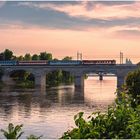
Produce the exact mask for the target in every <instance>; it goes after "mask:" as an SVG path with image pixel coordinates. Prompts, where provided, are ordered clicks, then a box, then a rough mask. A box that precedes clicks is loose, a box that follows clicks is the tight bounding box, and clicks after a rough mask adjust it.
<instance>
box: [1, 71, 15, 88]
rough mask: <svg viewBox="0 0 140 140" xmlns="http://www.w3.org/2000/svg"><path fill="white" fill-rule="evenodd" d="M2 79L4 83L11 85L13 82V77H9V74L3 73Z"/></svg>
mask: <svg viewBox="0 0 140 140" xmlns="http://www.w3.org/2000/svg"><path fill="white" fill-rule="evenodd" d="M2 81H3V82H4V83H5V84H6V85H13V84H14V81H13V79H12V78H11V77H10V75H9V74H7V73H5V74H4V75H3V76H2Z"/></svg>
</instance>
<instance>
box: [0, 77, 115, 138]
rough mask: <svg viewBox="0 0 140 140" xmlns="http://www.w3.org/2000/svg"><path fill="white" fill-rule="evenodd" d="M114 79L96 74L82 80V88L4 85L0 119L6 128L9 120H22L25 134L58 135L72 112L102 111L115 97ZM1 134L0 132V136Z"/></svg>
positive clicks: (67, 124) (71, 124) (70, 117)
mask: <svg viewBox="0 0 140 140" xmlns="http://www.w3.org/2000/svg"><path fill="white" fill-rule="evenodd" d="M115 88H116V79H115V78H108V79H107V78H105V79H104V80H103V81H102V82H100V81H99V80H98V78H89V79H88V80H86V81H85V89H84V90H83V89H75V88H74V86H73V85H71V86H63V85H62V86H59V87H53V88H49V89H47V90H46V91H45V90H41V91H40V90H39V89H32V90H29V91H24V90H19V89H10V88H9V89H8V88H7V89H5V90H3V91H2V92H1V93H0V123H1V128H5V127H6V126H7V125H8V123H9V122H13V123H14V124H21V123H23V124H24V131H25V134H24V135H23V137H22V138H26V136H27V135H29V134H36V135H42V134H43V136H44V137H43V138H58V137H60V136H61V135H62V133H63V132H64V131H66V130H68V128H71V126H74V121H73V116H74V115H75V114H77V113H78V112H80V111H84V112H85V115H86V116H88V115H90V114H91V113H92V112H93V111H97V110H101V111H104V110H105V109H106V108H107V106H108V105H109V104H111V103H112V102H113V101H114V98H115V94H114V92H115ZM1 138H2V136H1Z"/></svg>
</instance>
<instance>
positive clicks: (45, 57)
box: [39, 52, 52, 60]
mask: <svg viewBox="0 0 140 140" xmlns="http://www.w3.org/2000/svg"><path fill="white" fill-rule="evenodd" d="M39 57H40V60H52V54H51V53H47V52H41V53H40V55H39Z"/></svg>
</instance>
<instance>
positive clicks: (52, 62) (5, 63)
mask: <svg viewBox="0 0 140 140" xmlns="http://www.w3.org/2000/svg"><path fill="white" fill-rule="evenodd" d="M93 64H94V65H97V64H98V65H115V64H116V60H49V61H48V60H29V61H26V60H24V61H16V60H7V61H3V60H2V61H0V66H11V65H19V66H21V65H22V66H27V65H50V66H59V65H93Z"/></svg>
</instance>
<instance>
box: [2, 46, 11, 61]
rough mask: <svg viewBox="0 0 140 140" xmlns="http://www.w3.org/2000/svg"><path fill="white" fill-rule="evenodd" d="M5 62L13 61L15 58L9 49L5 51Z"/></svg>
mask: <svg viewBox="0 0 140 140" xmlns="http://www.w3.org/2000/svg"><path fill="white" fill-rule="evenodd" d="M2 55H3V59H4V60H11V59H12V57H13V52H12V51H10V50H9V49H5V51H4V52H3V53H2Z"/></svg>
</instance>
